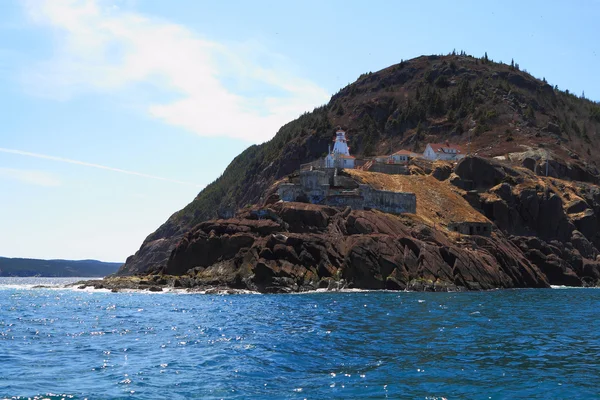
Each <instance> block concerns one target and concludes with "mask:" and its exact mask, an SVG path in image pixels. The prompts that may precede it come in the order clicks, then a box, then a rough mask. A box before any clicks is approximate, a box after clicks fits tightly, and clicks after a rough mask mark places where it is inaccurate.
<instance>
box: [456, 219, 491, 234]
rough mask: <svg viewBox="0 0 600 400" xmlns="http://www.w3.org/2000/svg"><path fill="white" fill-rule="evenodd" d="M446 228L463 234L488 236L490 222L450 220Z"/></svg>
mask: <svg viewBox="0 0 600 400" xmlns="http://www.w3.org/2000/svg"><path fill="white" fill-rule="evenodd" d="M448 229H449V230H451V231H453V232H458V233H461V234H463V235H481V236H490V235H491V233H492V224H490V223H489V222H451V223H449V224H448Z"/></svg>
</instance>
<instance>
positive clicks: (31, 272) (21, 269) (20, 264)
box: [0, 257, 123, 278]
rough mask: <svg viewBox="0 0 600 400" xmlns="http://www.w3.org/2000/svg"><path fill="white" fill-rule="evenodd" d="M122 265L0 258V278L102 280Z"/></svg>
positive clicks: (79, 261)
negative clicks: (79, 278) (88, 278)
mask: <svg viewBox="0 0 600 400" xmlns="http://www.w3.org/2000/svg"><path fill="white" fill-rule="evenodd" d="M121 265H123V263H114V262H104V261H97V260H40V259H30V258H6V257H0V277H36V276H37V277H44V278H72V277H82V276H85V277H90V278H102V277H105V276H108V275H111V274H114V273H115V272H117V270H118V269H119V267H120V266H121Z"/></svg>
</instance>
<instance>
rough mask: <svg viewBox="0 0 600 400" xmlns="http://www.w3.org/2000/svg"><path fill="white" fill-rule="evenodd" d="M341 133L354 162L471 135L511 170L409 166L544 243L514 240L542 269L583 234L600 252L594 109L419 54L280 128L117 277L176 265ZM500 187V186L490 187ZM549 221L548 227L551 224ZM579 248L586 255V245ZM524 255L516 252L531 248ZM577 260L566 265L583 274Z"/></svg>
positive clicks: (451, 58) (519, 78)
mask: <svg viewBox="0 0 600 400" xmlns="http://www.w3.org/2000/svg"><path fill="white" fill-rule="evenodd" d="M337 125H341V126H343V127H344V128H345V129H346V131H347V132H348V135H349V137H350V146H351V148H352V149H353V153H355V154H356V155H358V156H361V155H372V154H375V153H386V152H389V151H390V149H392V150H398V149H400V148H407V149H411V150H416V151H419V150H421V151H422V150H423V148H424V146H425V144H426V143H427V142H442V141H445V140H448V141H451V142H454V143H463V144H464V143H466V141H467V140H468V138H471V139H472V144H471V151H472V152H474V153H477V154H479V155H482V156H485V157H488V158H491V157H499V158H502V159H504V163H505V164H506V165H504V164H503V165H495V166H493V168H491V169H489V168H487V169H485V170H486V171H487V172H486V174H488V175H485V176H476V177H473V176H471V175H469V173H474V172H473V171H475V172H478V167H477V165H475V164H473V163H477V162H479V161H471V164H463V165H462V166H460V168H459V167H457V169H456V170H455V171H452V170H449V169H448V168H450V167H446V168H441V169H440V168H438V169H435V170H431V171H427V170H424V169H423V168H421V166H418V165H415V166H413V167H414V168H412V171H413V173H415V174H417V175H419V176H428V177H429V175H428V174H429V173H430V172H432V173H433V175H432V177H434V178H440V179H443V180H444V182H447V183H448V184H449V185H452V187H453V188H456V190H458V191H463V192H464V193H463V194H464V198H465V199H466V201H467V202H468V203H469V204H471V206H472V213H473V215H482V216H484V217H487V218H489V219H490V220H491V221H492V222H494V223H495V224H496V225H497V226H498V228H499V230H500V231H501V232H504V234H506V235H507V237H508V235H515V237H517V236H519V237H520V236H524V237H526V236H527V235H539V236H540V238H541V239H540V240H542V241H543V243H544V244H542V243H540V244H539V246H538V245H537V244H534V243H529V242H528V241H527V240H520V241H519V240H517V239H515V241H513V243H515V244H516V246H517V247H518V248H520V249H521V248H522V247H523V246H525V244H527V243H529V244H531V246H537V247H540V249H537V250H538V251H539V252H540V253H541V254H542V255H543V256H544V257H543V259H544V260H548V259H549V260H550V261H552V260H553V258H554V257H557V258H560V259H561V260H565V259H568V257H570V256H569V255H566V254H558V253H557V249H560V250H561V251H562V252H569V251H571V250H570V249H569V248H567V247H562V246H556V245H553V244H552V241H558V242H557V243H571V244H573V251H572V252H573V253H574V252H575V250H577V249H576V247H575V245H574V243H579V242H580V241H579V240H578V238H580V237H582V238H584V239H585V240H586V241H587V242H589V244H590V246H592V248H593V249H597V248H598V247H597V243H598V239H597V238H595V231H593V230H594V229H596V225H597V217H596V215H597V211H598V209H597V208H596V204H597V199H596V198H595V197H594V196H595V194H594V193H595V190H596V187H595V186H594V184H595V183H597V182H598V179H597V176H598V171H597V169H596V163H597V162H599V161H600V156H599V155H598V154H597V153H596V152H593V151H591V149H594V148H598V145H599V144H600V143H599V142H600V140H599V137H600V105H598V104H597V103H594V102H592V101H589V100H586V99H581V98H577V97H575V96H573V95H572V94H570V93H569V92H568V91H565V92H563V91H560V90H558V88H553V87H552V86H550V85H549V84H548V83H546V82H545V79H542V80H540V79H536V78H534V77H532V76H531V75H529V74H528V73H526V72H524V71H519V70H516V69H515V68H513V67H511V66H508V65H505V64H500V63H495V62H492V61H489V60H482V59H478V58H474V57H470V56H464V55H448V56H443V57H441V56H428V57H425V56H424V57H419V58H416V59H413V60H410V61H404V62H402V63H400V64H397V65H394V66H391V67H389V68H386V69H384V70H382V71H379V72H376V73H368V74H363V75H362V76H361V77H359V79H358V80H357V81H356V82H355V83H353V84H351V85H348V86H347V87H345V88H343V89H342V90H340V92H338V93H337V94H335V95H334V96H333V97H332V98H331V101H330V102H329V103H328V104H327V105H325V106H323V107H320V108H317V109H315V110H314V111H313V112H311V113H307V114H304V115H303V116H301V117H300V118H298V119H297V120H295V121H292V122H290V123H289V124H287V125H285V126H283V127H282V128H281V129H280V131H279V132H278V133H277V135H276V136H275V137H274V138H273V139H272V140H271V141H269V142H267V143H264V144H261V145H258V146H251V147H250V148H248V149H247V150H246V151H244V152H243V153H242V154H240V155H239V156H238V157H236V158H235V159H234V160H233V162H232V163H231V164H230V165H229V166H228V168H227V169H226V170H225V172H224V173H223V175H222V176H221V177H220V178H219V179H217V180H216V181H215V182H213V183H212V184H210V185H209V186H208V187H207V188H206V189H204V190H203V191H202V192H201V193H200V194H199V195H198V196H197V197H196V198H195V199H194V201H192V202H191V203H190V204H189V205H188V206H187V207H185V208H184V209H183V210H181V211H179V212H177V213H175V214H173V215H172V216H171V217H170V218H169V220H168V221H167V222H165V224H163V225H162V226H161V227H160V228H159V229H158V230H157V231H156V232H154V233H152V234H151V235H149V236H148V238H147V239H146V240H145V241H144V243H143V244H142V246H141V247H140V249H139V251H138V252H137V253H136V254H135V255H133V256H131V257H129V258H128V260H127V262H126V264H125V265H124V266H123V267H122V268H121V269H120V271H119V274H121V275H131V274H137V273H145V272H147V271H150V270H160V269H164V268H167V264H168V265H170V266H171V265H173V264H172V263H173V262H174V261H173V260H172V259H171V260H170V258H171V253H172V251H173V250H174V249H175V248H176V247H178V246H179V245H178V243H179V242H180V241H181V240H182V239H183V238H184V237H185V238H187V237H188V236H186V235H188V232H190V230H192V229H193V228H194V227H195V226H197V225H198V224H199V223H201V222H203V221H206V220H208V219H211V218H217V217H221V218H231V217H233V216H234V214H235V212H236V210H237V209H239V208H240V207H241V206H243V205H246V204H258V203H260V202H261V201H262V200H263V199H264V197H265V196H268V195H269V194H270V193H271V192H269V189H270V188H272V185H273V183H274V182H276V181H278V180H280V179H282V178H283V177H285V176H286V175H287V174H290V173H292V172H293V171H295V170H296V169H297V168H298V167H299V166H300V164H301V163H304V162H309V161H313V160H315V159H317V158H319V157H321V156H323V154H324V153H325V151H326V149H327V145H328V144H329V143H330V141H331V137H332V135H333V129H334V127H335V126H337ZM546 164H548V168H546ZM515 166H517V167H519V168H521V167H522V169H527V170H528V171H530V172H531V174H530V175H528V176H531V177H532V179H531V182H534V180H533V177H535V176H539V175H545V174H546V171H548V173H549V176H550V177H553V178H554V179H556V182H557V183H559V186H554V185H553V184H552V182H550V181H549V182H548V183H547V184H546V183H543V184H542V183H539V187H538V186H536V185H537V184H536V183H531V182H529V181H528V182H529V183H522V184H521V186H519V187H517V186H518V185H519V184H518V183H517V184H516V185H515V181H514V180H512V178H514V176H513V171H516V172H515V173H517V175H518V174H527V172H523V171H521V170H518V171H517V170H515V169H514V168H513V167H515ZM469 171H471V172H469ZM450 174H452V175H450ZM574 181H580V182H582V183H585V184H584V185H583V186H581V185H579V184H575V183H573V182H574ZM500 183H505V184H506V185H503V186H502V185H501V186H500V187H497V188H496V186H497V185H498V184H500ZM507 185H508V188H507ZM527 185H530V186H527ZM531 185H533V186H531ZM560 185H563V186H564V187H565V188H567V187H571V186H572V187H573V190H572V191H569V190H570V189H568V190H567V189H565V190H567V192H565V194H564V195H563V191H562V190H563V189H562V188H561V186H560ZM473 190H475V192H473ZM567 194H568V195H569V196H570V197H568V198H567V197H566V195H567ZM503 196H504V197H503ZM580 200H581V201H580ZM536 207H537V208H536ZM559 210H562V211H561V212H558V211H559ZM557 212H558V213H557ZM528 213H530V214H528ZM547 215H552V216H553V218H552V219H551V220H546V216H547ZM555 215H558V217H556V218H558V219H555V218H554V216H555ZM194 229H195V230H194V231H195V232H197V229H199V228H194ZM578 235H579V236H578ZM183 240H189V238H188V239H183ZM529 244H527V246H529ZM555 244H556V243H555ZM546 245H547V246H554V247H545V246H546ZM519 246H521V247H519ZM577 246H579V247H582V246H583V247H585V248H586V249H588V250H589V247H588V244H587V243H585V242H584V243H583V244H581V243H580V244H578V245H577ZM583 247H582V248H583ZM178 248H180V247H178ZM527 249H528V250H521V251H522V252H523V251H525V252H527V251H530V250H531V249H530V248H529V247H527ZM582 251H584V254H585V256H584V255H582V253H581V252H580V251H579V250H577V252H579V255H581V257H583V258H582V260H583V259H585V260H589V262H595V260H594V256H595V255H596V253H594V251H596V252H597V250H591V253H590V252H587V253H585V250H582ZM532 254H533V253H532ZM536 254H537V253H536ZM532 257H533V256H532ZM537 257H538V258H536V260H537V261H538V263H541V261H540V260H541V259H542V258H541V257H540V256H539V254H537ZM577 260H579V258H577V257H576V260H575V261H573V262H575V264H576V265H579V261H577ZM550 261H549V262H550ZM589 262H588V261H582V263H581V265H582V266H581V268H583V269H585V270H586V271H589V270H594V271H595V269H594V268H595V267H590V266H589V265H591V264H590V263H589ZM555 264H556V263H555ZM536 265H537V264H536ZM569 265H571V264H569ZM560 268H566V265H564V264H562V265H561V266H560ZM574 268H575V269H577V268H579V267H574ZM577 274H578V272H575V275H577ZM577 276H579V275H577ZM590 279H592V278H590ZM580 281H581V279H580ZM505 286H506V285H503V287H505Z"/></svg>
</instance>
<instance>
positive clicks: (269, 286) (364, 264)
mask: <svg viewBox="0 0 600 400" xmlns="http://www.w3.org/2000/svg"><path fill="white" fill-rule="evenodd" d="M257 215H266V216H267V219H261V220H259V219H256V216H257ZM411 225H412V226H411ZM464 240H465V242H464V243H462V244H461V245H457V244H456V243H454V242H453V241H451V240H450V239H449V238H448V237H446V235H445V234H443V233H441V232H440V231H436V230H432V229H430V228H429V227H427V226H425V225H419V224H416V225H414V224H412V222H410V223H409V222H408V221H406V220H403V219H402V218H401V217H398V216H395V215H391V214H385V213H381V212H377V211H363V210H360V211H351V210H350V209H349V208H348V209H336V208H332V207H325V206H318V205H313V204H304V203H283V202H279V203H276V204H272V205H270V208H269V209H268V212H261V213H256V212H252V210H251V211H245V212H243V213H241V214H240V215H238V216H237V217H236V218H233V219H228V220H213V221H207V222H204V223H201V224H199V225H198V226H196V228H194V229H193V230H192V231H190V232H189V233H187V234H186V235H185V236H184V237H183V238H182V240H181V241H180V242H179V244H178V245H177V247H176V248H175V250H174V251H173V253H172V254H171V257H170V259H169V261H168V264H167V265H166V267H165V268H164V269H163V270H162V273H163V274H166V275H185V276H186V278H185V279H191V280H193V284H194V285H196V286H206V285H223V286H228V287H234V288H247V289H251V290H258V291H261V292H294V291H303V290H312V289H317V288H319V287H332V286H334V287H348V288H361V289H398V290H401V289H411V290H480V289H492V288H513V287H547V286H548V281H547V279H546V277H545V275H544V274H543V273H542V272H541V271H540V270H539V268H538V267H536V266H535V265H533V264H532V263H530V262H529V261H528V260H527V259H526V258H525V256H524V254H523V252H522V251H520V249H519V248H518V247H517V246H516V245H514V244H513V243H511V242H510V241H509V240H507V239H505V238H504V237H503V236H496V235H494V236H492V237H478V236H477V237H476V236H474V237H465V238H464Z"/></svg>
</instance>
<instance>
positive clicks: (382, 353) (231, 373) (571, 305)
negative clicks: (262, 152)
mask: <svg viewBox="0 0 600 400" xmlns="http://www.w3.org/2000/svg"><path fill="white" fill-rule="evenodd" d="M37 279H41V278H37ZM58 283H60V281H56V282H54V284H58ZM35 284H40V283H39V282H37V283H35ZM32 286H33V284H31V283H27V282H24V281H20V282H18V283H16V282H15V281H14V280H11V279H7V278H2V280H0V398H2V397H7V398H11V397H16V396H22V397H24V398H27V397H34V396H42V395H44V396H47V397H51V398H62V397H64V396H65V395H66V396H68V397H70V398H90V399H97V398H144V399H146V398H165V397H168V398H175V399H187V398H199V399H220V398H234V399H242V398H289V399H304V398H307V399H325V398H339V399H342V398H373V399H377V398H420V399H441V398H447V399H457V398H481V399H489V398H491V399H509V398H534V399H537V398H540V399H541V398H547V399H567V398H598V396H600V389H599V384H598V382H600V321H599V315H600V312H599V307H598V306H599V305H600V290H597V289H562V290H550V289H548V290H505V291H492V292H476V293H406V292H362V293H360V292H359V293H311V294H301V295H257V294H246V295H201V294H193V295H192V294H178V293H107V292H99V291H95V292H93V291H77V290H73V289H62V290H61V289H33V288H32Z"/></svg>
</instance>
